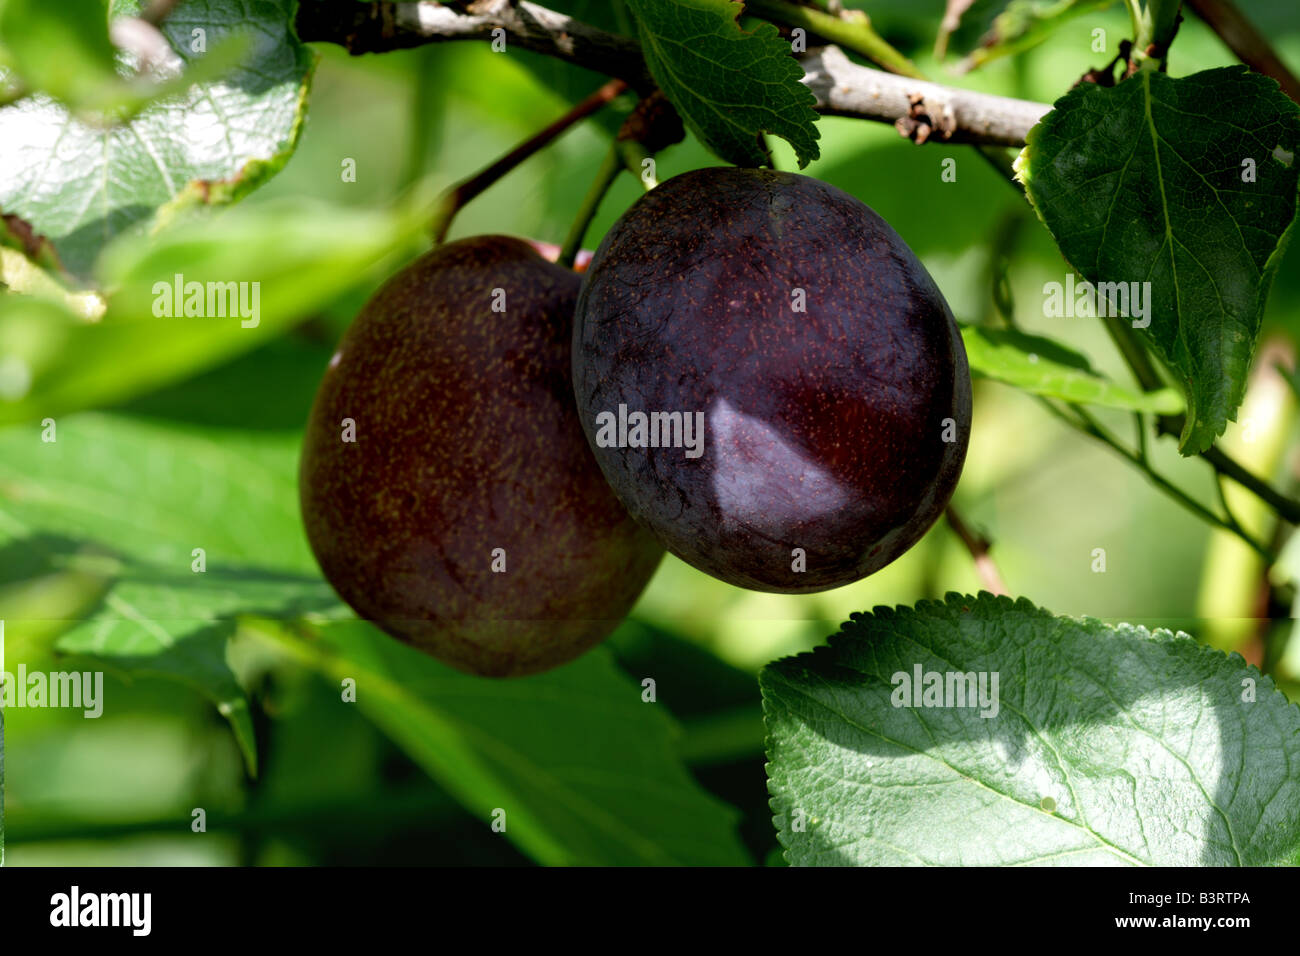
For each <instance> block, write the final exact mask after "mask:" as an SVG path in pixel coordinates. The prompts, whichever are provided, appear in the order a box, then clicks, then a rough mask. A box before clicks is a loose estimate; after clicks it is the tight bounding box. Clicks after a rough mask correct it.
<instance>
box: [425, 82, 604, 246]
mask: <svg viewBox="0 0 1300 956" xmlns="http://www.w3.org/2000/svg"><path fill="white" fill-rule="evenodd" d="M626 89H627V84H626V83H624V82H623V81H622V80H610V81H609V82H608V83H606V84H605V85H604V86H602V87H601V88H600V89H598V90H597V91H596V92H595V93H592V94H591V95H590V96H588V97H587V98H586V99H585V100H583V101H582V102H581V103H579V104H578V105H576V106H575V107H573V109H571V110H569V112H567V113H565V114H564V115H563V116H561V117H560V118H559V119H557V120H556V121H555V122H554V123H552V124H551V125H550V126H547V127H546V128H545V129H543V130H541V131H540V132H538V133H535V134H534V135H532V136H530V137H528V139H526V140H524V141H523V142H522V143H520V144H519V145H518V146H516V147H515V148H514V149H512V150H511V151H510V152H508V153H506V154H505V155H504V156H502V157H501V158H500V159H498V160H497V161H496V162H494V163H492V164H491V165H489V166H485V167H484V168H483V169H481V170H479V171H478V172H477V173H475V174H474V175H473V176H470V177H469V178H468V179H462V180H461V181H460V182H459V183H457V184H456V185H454V186H452V187H451V188H450V189H448V190H447V191H446V192H444V193H443V194H442V196H441V197H440V198H439V200H438V205H437V209H436V211H435V212H434V215H433V223H432V227H431V232H432V233H433V241H434V244H435V245H440V244H441V243H442V242H443V240H444V239H446V238H447V231H448V230H449V229H450V228H451V221H452V220H453V219H454V218H455V217H456V213H458V212H460V210H461V209H463V208H464V207H465V205H466V204H467V203H469V201H470V200H472V199H473V198H474V197H475V196H477V195H478V194H479V193H481V192H483V191H484V190H485V189H487V188H488V187H489V186H491V185H492V184H493V183H495V182H496V181H497V180H498V179H500V178H501V177H502V176H504V175H505V174H506V173H508V172H510V171H511V170H512V169H514V168H515V167H516V166H518V165H519V164H520V163H522V162H523V161H524V160H526V159H528V157H530V156H532V155H533V154H534V153H536V152H538V151H539V150H541V149H542V148H544V147H546V146H549V145H550V143H551V142H552V141H553V140H555V139H556V138H558V137H559V135H560V134H561V133H563V132H565V131H566V130H568V129H569V128H570V127H572V126H574V125H575V124H576V123H578V121H579V120H583V119H586V118H587V117H588V116H590V115H591V114H592V113H595V112H596V111H597V110H599V109H600V108H601V107H603V106H607V105H608V104H609V103H610V102H611V101H613V99H614V98H615V97H616V96H618V95H619V94H620V93H622V92H623V91H624V90H626Z"/></svg>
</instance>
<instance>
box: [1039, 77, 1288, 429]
mask: <svg viewBox="0 0 1300 956" xmlns="http://www.w3.org/2000/svg"><path fill="white" fill-rule="evenodd" d="M1298 150H1300V107H1297V106H1296V104H1295V103H1293V102H1292V101H1291V100H1290V99H1289V98H1287V97H1286V96H1285V95H1284V94H1283V93H1282V92H1281V91H1280V90H1279V89H1278V86H1277V84H1276V83H1275V82H1274V81H1273V80H1271V79H1268V78H1266V77H1263V76H1260V75H1259V74H1256V73H1250V72H1248V71H1247V70H1246V69H1245V67H1225V68H1223V69H1218V70H1206V71H1204V72H1202V73H1197V74H1195V75H1193V76H1189V77H1184V78H1181V79H1174V78H1173V77H1170V76H1167V75H1165V74H1163V73H1158V72H1154V71H1151V70H1142V71H1140V72H1139V73H1138V74H1137V75H1135V76H1134V77H1132V78H1131V79H1128V80H1125V81H1124V82H1122V83H1120V84H1119V85H1118V86H1116V87H1114V88H1104V87H1099V86H1097V85H1095V84H1092V83H1084V84H1081V85H1080V86H1078V87H1077V88H1075V89H1073V90H1071V91H1070V92H1069V93H1067V94H1066V95H1065V96H1063V97H1062V98H1061V99H1060V100H1058V101H1057V102H1056V104H1055V106H1054V108H1053V109H1052V111H1051V112H1050V113H1048V114H1047V116H1046V117H1044V119H1043V121H1042V122H1041V123H1039V124H1038V125H1037V126H1036V127H1034V129H1033V130H1031V131H1030V133H1029V136H1028V145H1027V146H1026V147H1025V149H1024V150H1023V151H1022V152H1021V154H1020V157H1019V159H1018V160H1017V161H1016V169H1017V176H1018V178H1019V179H1020V181H1021V182H1022V183H1024V185H1025V189H1026V191H1027V193H1028V195H1029V198H1030V200H1031V201H1032V202H1033V205H1034V208H1035V209H1036V210H1037V211H1038V214H1039V216H1040V217H1041V218H1042V220H1043V222H1044V223H1046V225H1047V228H1048V229H1049V230H1050V231H1051V233H1052V235H1053V237H1054V238H1055V239H1056V242H1057V245H1058V246H1060V249H1061V252H1062V253H1063V254H1064V256H1065V258H1066V259H1067V260H1068V261H1069V263H1070V264H1071V265H1072V266H1073V267H1074V268H1075V269H1076V270H1077V271H1078V272H1079V273H1081V274H1082V275H1083V276H1084V278H1086V279H1087V280H1089V281H1090V282H1092V283H1093V284H1094V285H1096V284H1098V283H1100V282H1133V283H1139V284H1141V283H1149V285H1148V286H1146V288H1148V289H1149V294H1148V295H1147V296H1146V303H1147V310H1148V311H1147V315H1146V321H1149V326H1148V327H1145V328H1143V327H1141V326H1140V324H1139V325H1138V326H1136V327H1137V328H1138V334H1139V335H1140V336H1141V339H1142V341H1143V342H1144V343H1146V344H1147V346H1148V347H1150V348H1151V349H1152V350H1153V351H1154V352H1155V353H1156V354H1157V355H1158V356H1159V357H1160V358H1161V359H1162V360H1163V361H1164V362H1165V364H1166V365H1167V366H1168V367H1169V368H1170V370H1171V371H1172V372H1173V373H1174V376H1175V378H1176V379H1177V380H1178V381H1179V383H1180V384H1181V386H1182V388H1183V391H1184V392H1185V394H1186V395H1187V405H1188V413H1187V424H1186V427H1185V428H1184V430H1183V434H1182V436H1181V439H1180V443H1179V450H1180V451H1182V453H1183V454H1184V455H1193V454H1196V453H1198V452H1201V451H1204V450H1205V449H1206V448H1208V447H1209V446H1210V445H1211V444H1212V443H1213V442H1214V439H1215V438H1216V437H1217V436H1219V435H1221V434H1222V433H1223V430H1224V428H1225V427H1226V426H1227V423H1228V421H1229V420H1230V419H1234V418H1235V417H1236V411H1237V407H1238V406H1239V405H1240V404H1241V399H1242V396H1243V394H1244V392H1245V387H1246V373H1247V371H1248V369H1249V366H1250V361H1251V356H1252V354H1253V353H1254V349H1255V343H1256V340H1257V338H1258V335H1259V327H1260V321H1261V316H1262V313H1263V309H1264V302H1265V299H1266V298H1267V295H1268V288H1269V283H1270V282H1271V281H1272V278H1273V274H1274V273H1275V271H1276V270H1277V266H1278V263H1279V261H1280V259H1281V253H1282V250H1283V248H1284V246H1285V241H1286V237H1287V234H1288V230H1289V229H1290V226H1291V224H1292V222H1293V221H1294V220H1295V215H1296V189H1297V174H1298V173H1300V165H1298V164H1297V163H1296V161H1295V157H1296V153H1297V151H1298ZM1247 173H1249V174H1250V175H1253V180H1251V179H1250V178H1249V176H1247Z"/></svg>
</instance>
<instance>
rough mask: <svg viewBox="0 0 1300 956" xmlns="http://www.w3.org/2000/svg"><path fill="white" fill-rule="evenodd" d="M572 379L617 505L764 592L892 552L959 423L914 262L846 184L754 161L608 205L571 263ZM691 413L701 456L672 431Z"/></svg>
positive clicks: (846, 577) (939, 327)
mask: <svg viewBox="0 0 1300 956" xmlns="http://www.w3.org/2000/svg"><path fill="white" fill-rule="evenodd" d="M573 381H574V391H575V397H576V399H577V403H578V410H579V415H580V416H581V418H582V425H583V429H584V430H585V431H586V434H587V438H588V441H590V442H591V444H592V448H593V450H594V452H595V455H596V460H597V461H598V462H599V463H600V467H601V470H602V471H603V472H604V473H605V477H606V478H607V479H608V480H609V483H610V485H611V486H612V487H613V489H614V491H615V493H616V494H617V495H618V497H619V499H620V500H621V501H622V502H623V504H624V505H626V506H627V508H628V510H629V511H630V512H631V513H632V515H633V517H635V518H636V519H637V520H638V521H639V522H641V523H642V524H643V525H645V526H646V527H647V528H649V529H650V530H651V531H653V532H654V534H655V535H656V536H657V537H658V538H659V540H660V541H661V542H663V544H664V545H665V546H666V547H667V548H668V549H669V550H670V551H672V552H673V553H674V554H676V555H678V556H679V557H681V558H682V559H684V560H685V561H687V562H689V563H690V564H693V565H694V566H695V567H697V568H700V569H701V570H704V571H707V572H708V573H709V574H712V575H714V576H715V577H718V578H721V579H722V580H724V581H727V582H730V583H732V584H735V585H738V586H740V587H746V588H753V589H757V590H762V591H784V592H807V591H820V590H825V589H827V588H833V587H838V586H840V585H843V584H848V583H850V582H852V581H856V580H858V579H859V578H862V577H865V576H866V575H868V574H871V573H872V572H873V571H876V570H878V569H880V568H882V567H884V566H885V565H886V564H888V563H889V562H891V561H893V560H894V559H895V558H897V557H898V556H899V555H901V554H902V553H903V552H904V551H906V550H907V549H908V548H909V547H911V546H912V545H913V544H914V543H915V542H916V541H917V540H918V539H920V537H921V536H922V535H923V534H924V533H925V532H926V530H927V529H928V528H929V527H930V526H931V525H932V524H933V523H934V521H935V519H936V518H938V517H939V515H940V514H942V513H943V510H944V508H945V507H946V505H947V503H948V500H949V498H950V497H951V496H952V492H953V488H954V487H955V486H956V484H957V479H958V477H959V476H960V474H961V469H962V464H963V462H964V460H965V457H966V445H967V441H968V438H969V433H970V416H971V388H970V373H969V370H968V367H967V364H966V352H965V349H964V348H963V346H962V342H961V336H960V333H959V332H958V329H957V326H956V323H955V322H954V321H953V317H952V314H951V312H949V310H948V306H947V303H945V302H944V299H943V296H942V295H941V294H940V293H939V290H938V288H937V287H936V286H935V284H934V281H933V280H932V279H931V278H930V276H929V274H928V273H927V272H926V271H925V268H924V266H922V265H921V263H920V261H919V260H918V259H917V258H916V256H915V255H914V254H913V253H912V251H911V250H910V249H909V248H908V247H907V246H906V244H904V242H903V240H902V239H901V238H899V236H898V234H897V233H896V232H894V230H893V229H891V228H890V226H889V224H888V223H886V222H885V221H884V220H883V219H881V218H880V217H879V216H878V215H876V214H875V213H874V212H873V211H872V210H871V209H870V208H869V207H868V206H866V205H865V204H863V203H862V202H860V201H859V200H857V199H855V198H854V197H853V196H850V195H849V194H847V193H845V192H843V191H842V190H839V189H837V188H835V187H834V186H830V185H828V184H827V183H824V182H821V181H819V180H817V179H812V178H809V177H807V176H798V175H794V174H791V173H783V172H775V171H771V170H758V169H737V168H715V169H701V170H696V171H694V172H690V173H686V174H684V175H681V176H677V177H674V178H673V179H670V180H668V181H667V182H665V183H663V184H662V185H660V186H658V187H656V188H655V189H653V190H652V191H650V192H649V193H647V194H646V195H645V196H643V197H641V199H639V200H638V201H637V202H636V203H635V204H634V205H633V206H632V207H631V208H630V209H629V210H628V211H627V212H626V213H625V214H624V215H623V217H622V218H621V219H619V221H618V222H617V223H616V224H615V225H614V227H613V228H612V229H611V230H610V231H609V233H608V234H607V235H606V236H605V239H604V241H603V242H601V244H600V247H599V248H598V249H597V250H596V254H595V256H594V258H593V259H592V262H591V264H590V266H589V267H588V269H587V273H586V276H585V277H584V279H583V288H582V295H581V297H580V298H579V300H578V315H577V320H576V323H575V328H574V349H573ZM636 413H641V414H644V415H646V416H647V420H646V421H641V420H639V419H637V418H636ZM671 413H683V417H682V418H681V421H680V424H681V426H682V427H681V428H680V429H679V427H678V421H677V420H676V419H674V418H672V417H671ZM653 415H658V416H659V417H658V418H650V417H649V416H653ZM697 420H698V421H699V423H700V424H701V425H702V431H703V444H702V448H700V449H698V451H699V454H698V455H696V454H695V453H694V452H695V451H696V449H687V448H684V447H677V446H679V445H681V444H684V443H685V442H686V440H687V439H688V438H691V439H695V438H696V437H697V435H696V434H694V433H688V431H687V430H686V428H685V426H686V425H687V424H689V423H692V422H694V421H697ZM638 422H640V424H642V425H644V426H646V427H644V428H643V429H641V430H640V431H638V430H637V428H636V425H637V424H638ZM656 443H657V444H658V447H654V445H655V444H656ZM646 446H649V447H646Z"/></svg>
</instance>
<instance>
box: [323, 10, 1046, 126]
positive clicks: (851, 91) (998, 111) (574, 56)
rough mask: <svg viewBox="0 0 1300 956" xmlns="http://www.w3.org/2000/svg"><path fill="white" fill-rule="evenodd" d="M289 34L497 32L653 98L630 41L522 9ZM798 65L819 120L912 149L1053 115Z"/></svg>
mask: <svg viewBox="0 0 1300 956" xmlns="http://www.w3.org/2000/svg"><path fill="white" fill-rule="evenodd" d="M297 28H298V36H299V37H301V38H302V39H303V40H305V41H307V42H317V43H336V44H338V45H340V46H342V47H344V48H346V49H347V50H348V51H349V52H351V53H353V54H362V53H379V52H383V51H386V50H396V49H402V48H405V47H413V46H421V45H423V44H425V43H440V42H447V41H452V40H490V39H492V38H493V35H494V32H495V31H497V30H501V31H504V36H505V39H506V44H507V46H515V47H518V48H520V49H525V50H531V51H533V52H535V53H541V54H543V55H545V56H551V57H555V58H557V59H560V60H564V61H566V62H569V63H573V64H576V65H577V66H581V67H585V68H587V69H589V70H592V71H594V72H596V73H601V74H604V75H605V76H612V77H617V78H618V79H621V80H624V81H625V82H627V84H628V85H629V86H631V87H632V88H633V89H635V90H637V91H638V92H640V93H648V92H650V91H651V90H652V89H653V88H654V81H653V80H652V79H651V78H650V74H649V71H648V70H647V69H646V65H645V58H644V57H643V56H642V54H641V48H640V46H639V45H638V44H637V43H636V41H635V40H632V39H629V38H628V37H623V36H618V35H616V34H613V33H607V32H605V31H604V30H598V29H596V28H595V27H592V26H589V25H588V24H585V23H582V22H580V21H577V20H574V19H573V18H572V17H569V16H566V15H565V14H562V13H557V12H555V11H554V10H549V9H547V8H546V7H543V6H539V5H538V4H536V3H531V2H528V0H471V2H464V3H456V4H452V3H433V2H421V3H390V2H374V3H358V2H357V0H315V2H313V0H303V2H302V3H300V4H299V7H298V20H297ZM498 35H500V34H498ZM799 60H800V63H801V64H802V66H803V68H804V73H805V76H804V83H805V84H807V86H808V88H809V89H811V90H812V92H813V94H814V95H815V96H816V97H817V109H818V110H819V111H820V112H822V113H826V114H830V115H835V116H852V117H858V118H861V119H869V120H876V121H878V122H884V123H893V124H895V125H896V126H898V127H899V129H900V131H901V132H903V133H904V135H908V136H910V137H911V138H913V139H915V140H917V141H918V142H920V141H923V140H924V139H926V138H928V139H929V140H931V141H935V140H940V141H949V142H954V143H978V144H984V145H990V146H1023V145H1024V142H1025V134H1027V133H1028V132H1029V130H1030V129H1031V128H1032V127H1033V126H1034V124H1035V123H1037V122H1038V120H1039V119H1041V118H1042V116H1043V115H1044V114H1045V113H1046V112H1047V111H1048V110H1049V109H1050V108H1051V107H1049V106H1047V105H1046V104H1044V103H1033V102H1029V101H1027V100H1017V99H1010V98H1008V97H1004V96H991V95H989V94H987V93H975V92H972V91H969V90H961V89H956V88H954V87H947V86H941V85H939V84H937V83H927V82H925V81H923V80H914V79H911V78H909V77H905V76H898V75H896V74H893V73H886V72H884V71H882V70H873V69H871V68H869V67H865V66H859V65H858V64H856V63H853V62H851V61H850V60H849V59H848V57H846V56H845V55H844V53H843V52H842V51H841V50H840V49H839V48H838V47H835V46H827V47H820V48H816V49H811V50H809V51H808V52H807V53H805V54H803V55H802V56H800V57H799ZM918 128H920V129H923V130H924V135H923V136H917V135H916V133H917V130H918Z"/></svg>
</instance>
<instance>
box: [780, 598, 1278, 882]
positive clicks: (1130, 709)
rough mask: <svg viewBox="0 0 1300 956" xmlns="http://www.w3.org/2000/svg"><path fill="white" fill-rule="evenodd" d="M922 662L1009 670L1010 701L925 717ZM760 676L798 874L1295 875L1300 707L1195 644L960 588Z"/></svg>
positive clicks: (929, 667)
mask: <svg viewBox="0 0 1300 956" xmlns="http://www.w3.org/2000/svg"><path fill="white" fill-rule="evenodd" d="M918 669H919V670H920V671H921V673H922V675H929V674H937V675H940V678H939V679H940V680H942V682H943V684H942V686H944V687H948V686H953V687H955V684H954V683H950V682H951V680H952V678H951V677H950V676H949V675H962V674H967V675H971V678H972V680H973V681H976V682H977V681H978V679H979V677H980V675H987V676H986V681H987V682H986V683H985V685H984V686H985V689H986V690H989V691H991V690H992V687H993V684H992V675H998V684H997V693H996V695H994V694H991V693H990V694H989V695H988V700H989V701H993V700H995V701H996V707H994V706H989V707H982V706H979V705H977V706H973V707H972V706H969V703H970V702H969V701H967V706H960V704H961V701H959V700H955V699H954V698H948V700H947V701H946V702H947V703H948V704H950V705H951V704H954V703H956V704H958V706H913V704H915V703H917V702H916V701H909V700H905V699H903V697H902V691H903V678H908V679H909V680H911V679H914V677H915V674H916V671H917V670H918ZM930 679H931V678H929V677H927V676H923V679H922V686H926V684H927V682H928V681H929V680H930ZM759 683H760V686H761V687H762V690H763V698H764V707H765V711H766V719H767V729H768V734H769V738H768V758H769V761H770V763H769V790H770V791H771V794H772V809H773V811H774V813H775V822H776V825H777V828H778V831H779V833H778V836H779V839H780V841H781V843H782V845H783V846H785V847H786V855H787V858H788V859H789V860H790V861H791V862H792V863H795V864H854V865H914V864H926V865H1008V864H1066V865H1089V864H1127V865H1153V866H1201V865H1214V866H1218V865H1244V866H1258V865H1266V864H1281V863H1300V774H1297V772H1296V770H1297V768H1300V707H1297V706H1296V705H1294V704H1291V703H1288V701H1287V699H1286V698H1285V697H1283V696H1282V694H1281V693H1280V692H1278V691H1277V690H1276V689H1275V687H1274V685H1273V681H1272V679H1271V678H1269V677H1266V676H1263V675H1261V674H1260V673H1259V671H1258V670H1256V669H1255V668H1254V667H1251V666H1249V665H1247V664H1246V663H1245V662H1244V661H1243V660H1242V659H1241V658H1240V657H1239V656H1237V655H1235V654H1234V655H1232V656H1227V655H1224V654H1223V653H1221V652H1219V651H1216V650H1213V649H1211V648H1208V647H1205V646H1203V645H1201V644H1198V643H1196V642H1195V641H1194V640H1192V639H1191V638H1189V637H1187V636H1186V635H1178V636H1175V635H1173V634H1170V633H1169V632H1168V631H1156V632H1154V633H1152V632H1149V631H1147V630H1145V629H1143V628H1141V627H1135V626H1133V625H1130V624H1121V625H1118V626H1116V627H1110V626H1108V625H1105V624H1102V623H1101V622H1099V621H1094V620H1090V619H1086V618H1085V619H1078V620H1075V619H1070V618H1059V617H1054V616H1053V615H1052V614H1050V613H1049V612H1047V611H1044V610H1041V609H1039V608H1036V607H1034V606H1033V605H1032V604H1031V603H1029V602H1028V601H1026V600H1024V599H1021V600H1019V601H1016V602H1013V601H1011V599H1010V598H994V597H992V596H991V595H988V594H982V595H980V596H979V597H977V598H976V597H963V596H961V595H957V594H950V595H949V596H948V598H947V599H946V600H945V601H944V602H943V603H939V602H923V603H921V604H919V605H917V606H916V608H915V609H911V608H898V609H895V610H890V609H889V608H877V609H876V610H875V612H874V613H872V614H855V615H853V619H852V620H851V621H850V622H848V623H846V624H844V625H843V628H842V629H841V631H840V633H839V634H837V635H835V636H834V637H832V638H831V640H830V645H829V646H826V647H820V648H818V649H817V650H815V651H814V652H812V653H810V654H802V655H800V656H798V657H793V658H788V659H786V660H782V661H778V662H776V663H774V664H771V665H769V666H768V667H767V668H765V669H764V670H763V672H762V674H761V675H760V678H759ZM896 702H897V704H896ZM936 702H939V701H938V700H937V699H933V698H928V699H927V698H923V699H922V701H921V703H924V704H928V705H933V704H934V703H936ZM984 713H987V714H990V716H981V714H984Z"/></svg>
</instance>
